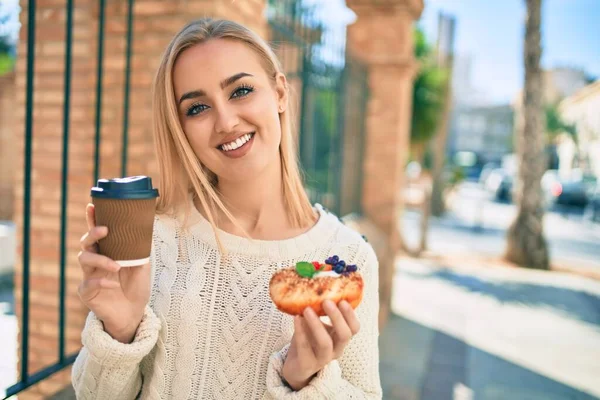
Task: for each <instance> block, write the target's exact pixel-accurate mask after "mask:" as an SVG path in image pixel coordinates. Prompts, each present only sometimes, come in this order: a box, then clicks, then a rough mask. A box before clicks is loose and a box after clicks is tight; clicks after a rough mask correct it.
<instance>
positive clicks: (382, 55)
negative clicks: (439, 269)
mask: <svg viewBox="0 0 600 400" xmlns="http://www.w3.org/2000/svg"><path fill="white" fill-rule="evenodd" d="M346 2H347V4H348V7H350V8H351V9H352V10H353V11H354V12H355V13H356V15H357V17H358V19H357V21H356V22H355V23H353V24H352V25H350V26H349V27H348V44H347V46H348V51H349V52H350V53H351V54H352V55H354V56H355V57H357V58H359V59H361V60H362V61H363V62H365V63H366V64H367V66H368V68H369V89H370V99H369V104H368V110H367V121H366V125H367V135H366V143H365V159H364V164H363V168H364V182H363V201H362V203H363V209H364V211H365V216H366V217H367V218H368V219H369V220H370V221H371V222H372V223H373V224H374V225H375V226H376V227H377V228H378V230H379V231H380V233H381V237H382V238H383V240H384V242H385V243H384V245H383V246H381V248H382V250H380V251H379V254H378V256H379V261H380V298H381V314H380V316H381V318H380V321H381V322H382V323H383V322H384V321H385V319H386V317H387V314H388V311H389V304H390V300H391V284H392V277H393V270H394V269H393V264H394V263H393V261H394V256H395V253H396V249H397V237H398V229H397V223H398V222H397V221H398V218H399V216H400V215H399V212H400V210H401V208H402V199H401V197H400V188H401V187H402V184H403V171H404V167H405V164H406V160H407V156H408V151H409V140H410V115H411V101H412V79H413V76H414V73H415V71H416V62H415V60H414V56H413V21H415V20H416V19H418V18H419V16H420V14H421V12H422V9H423V0H384V1H377V2H375V1H369V0H347V1H346Z"/></svg>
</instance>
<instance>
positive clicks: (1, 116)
mask: <svg viewBox="0 0 600 400" xmlns="http://www.w3.org/2000/svg"><path fill="white" fill-rule="evenodd" d="M14 97H15V74H14V73H13V72H9V73H8V74H6V75H4V76H0V221H1V220H11V219H12V216H13V190H14V184H13V181H14V179H13V178H14V174H13V171H12V169H13V164H14V154H15V145H14V141H13V135H14V127H13V115H14Z"/></svg>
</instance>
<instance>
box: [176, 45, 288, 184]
mask: <svg viewBox="0 0 600 400" xmlns="http://www.w3.org/2000/svg"><path fill="white" fill-rule="evenodd" d="M173 85H174V91H175V101H176V102H177V104H178V114H179V120H180V122H181V127H182V128H183V131H184V132H185V135H186V137H187V139H188V141H189V143H190V145H191V147H192V149H193V150H194V153H195V154H196V157H198V159H199V160H200V162H201V163H202V164H203V165H204V166H205V167H206V168H208V169H209V170H210V171H212V172H213V173H214V174H215V175H217V177H218V179H219V181H232V182H235V181H239V180H242V179H245V180H247V179H249V178H252V177H253V176H257V175H259V174H260V173H261V172H263V171H265V170H266V169H267V168H268V167H269V166H273V165H278V163H277V160H278V157H279V145H280V143H281V125H280V121H279V113H280V112H282V111H284V110H285V107H286V104H287V91H286V89H285V88H286V82H285V77H284V76H283V75H282V74H278V75H277V76H276V77H275V78H273V77H271V76H269V75H268V74H267V72H266V71H265V69H264V67H263V65H262V64H261V60H260V58H259V57H258V56H257V54H256V53H255V52H254V51H253V50H252V49H251V48H249V47H248V46H247V45H245V44H244V43H242V42H240V41H236V40H231V39H211V40H208V41H206V42H204V43H201V44H197V45H194V46H193V47H190V48H189V49H187V50H185V51H183V52H182V53H181V54H180V55H179V57H178V58H177V61H176V62H175V65H174V67H173Z"/></svg>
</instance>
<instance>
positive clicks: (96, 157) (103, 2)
mask: <svg viewBox="0 0 600 400" xmlns="http://www.w3.org/2000/svg"><path fill="white" fill-rule="evenodd" d="M98 8H99V10H98V65H97V69H96V72H97V73H96V140H95V142H96V143H95V146H96V148H95V150H94V182H92V184H93V185H95V184H96V182H97V181H98V176H99V174H100V133H101V125H102V73H103V64H104V14H105V11H106V0H99V2H98Z"/></svg>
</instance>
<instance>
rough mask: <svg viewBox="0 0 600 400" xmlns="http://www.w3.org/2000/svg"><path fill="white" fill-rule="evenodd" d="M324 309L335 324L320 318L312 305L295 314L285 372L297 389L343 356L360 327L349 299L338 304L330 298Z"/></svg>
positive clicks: (324, 304) (284, 366)
mask: <svg viewBox="0 0 600 400" xmlns="http://www.w3.org/2000/svg"><path fill="white" fill-rule="evenodd" d="M323 310H324V311H325V313H326V314H327V316H328V317H329V319H330V320H331V323H332V325H331V326H330V325H327V324H324V323H323V322H321V320H320V319H319V317H318V316H317V314H316V313H315V312H314V311H313V309H312V308H310V307H309V308H307V309H305V310H304V313H303V315H302V316H296V317H295V318H294V336H293V337H292V341H291V343H290V348H289V350H288V354H287V358H286V360H285V362H284V364H283V371H282V376H283V379H285V380H286V382H287V383H288V385H290V387H291V388H292V389H294V390H300V389H302V388H303V387H305V386H306V385H308V383H309V382H310V380H311V379H312V378H313V377H314V375H316V374H317V373H318V372H319V371H320V370H321V369H322V368H323V367H325V366H326V365H327V364H329V363H330V362H331V361H332V360H335V359H337V358H339V357H341V356H342V354H343V352H344V348H345V347H346V345H347V344H348V343H349V342H350V339H351V338H352V336H354V335H356V334H357V333H358V331H359V329H360V322H359V321H358V318H357V316H356V313H355V312H354V310H353V309H352V307H351V306H350V304H349V303H348V302H346V301H341V302H340V303H339V305H336V304H335V303H334V302H333V301H331V300H326V301H325V302H324V303H323Z"/></svg>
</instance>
